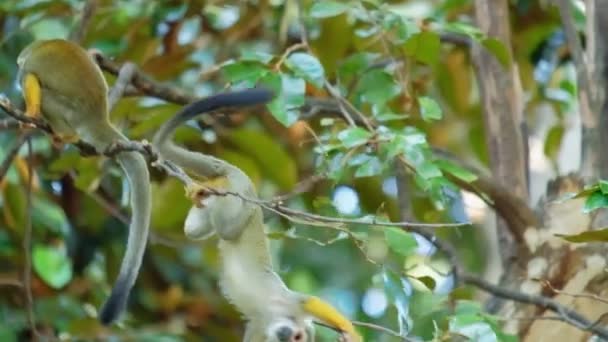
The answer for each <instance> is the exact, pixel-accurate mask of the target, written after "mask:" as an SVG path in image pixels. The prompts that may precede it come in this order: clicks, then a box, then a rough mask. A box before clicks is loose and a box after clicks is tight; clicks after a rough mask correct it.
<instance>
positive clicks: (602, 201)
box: [583, 190, 608, 214]
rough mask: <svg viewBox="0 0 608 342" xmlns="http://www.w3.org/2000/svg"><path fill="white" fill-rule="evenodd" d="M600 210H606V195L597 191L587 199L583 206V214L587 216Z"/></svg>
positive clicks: (607, 200) (607, 198) (607, 206)
mask: <svg viewBox="0 0 608 342" xmlns="http://www.w3.org/2000/svg"><path fill="white" fill-rule="evenodd" d="M600 208H608V195H606V194H604V193H602V191H601V190H597V191H595V192H593V193H592V194H591V195H590V196H589V197H587V200H586V201H585V205H584V206H583V212H584V213H585V214H588V213H590V212H592V211H594V210H596V209H600Z"/></svg>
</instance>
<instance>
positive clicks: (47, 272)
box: [32, 244, 72, 289]
mask: <svg viewBox="0 0 608 342" xmlns="http://www.w3.org/2000/svg"><path fill="white" fill-rule="evenodd" d="M32 266H33V268H34V271H36V273H37V274H38V276H40V278H41V279H42V280H43V281H44V282H45V283H46V284H47V285H49V286H50V287H52V288H54V289H59V288H62V287H64V286H65V285H66V284H67V283H69V282H70V280H71V279H72V263H71V262H70V259H69V258H68V255H67V253H66V250H65V248H64V247H63V246H46V245H39V244H38V245H34V248H33V250H32Z"/></svg>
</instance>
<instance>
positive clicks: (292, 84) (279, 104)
mask: <svg viewBox="0 0 608 342" xmlns="http://www.w3.org/2000/svg"><path fill="white" fill-rule="evenodd" d="M263 83H264V84H265V85H267V86H269V87H270V89H272V90H274V91H275V94H277V96H275V99H274V100H272V102H270V104H268V109H269V110H270V112H271V113H272V116H274V117H275V119H277V120H278V121H279V122H280V123H282V124H283V125H284V126H286V127H288V126H291V125H292V124H293V123H294V122H296V121H297V120H298V116H299V111H298V108H299V107H300V106H302V105H303V104H304V101H305V98H304V95H305V93H306V82H305V81H304V80H303V79H301V78H297V77H293V76H290V75H286V74H280V75H276V74H272V75H268V77H266V78H264V82H263Z"/></svg>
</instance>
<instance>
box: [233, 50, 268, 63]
mask: <svg viewBox="0 0 608 342" xmlns="http://www.w3.org/2000/svg"><path fill="white" fill-rule="evenodd" d="M273 58H274V55H272V54H269V53H265V52H261V51H255V50H244V51H242V52H241V61H251V62H259V63H262V64H268V63H270V61H272V59H273Z"/></svg>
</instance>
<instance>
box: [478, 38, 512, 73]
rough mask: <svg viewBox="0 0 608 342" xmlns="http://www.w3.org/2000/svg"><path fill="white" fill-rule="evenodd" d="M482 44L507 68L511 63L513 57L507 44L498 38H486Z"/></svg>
mask: <svg viewBox="0 0 608 342" xmlns="http://www.w3.org/2000/svg"><path fill="white" fill-rule="evenodd" d="M481 44H482V45H483V46H484V47H485V48H486V49H488V51H490V52H491V53H492V54H493V55H494V57H496V59H497V60H498V62H500V64H502V66H504V67H505V68H506V67H508V66H509V65H511V57H510V55H509V50H507V48H506V46H505V45H504V44H503V43H502V42H501V41H500V40H498V39H496V38H486V39H484V40H483V41H482V42H481Z"/></svg>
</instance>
